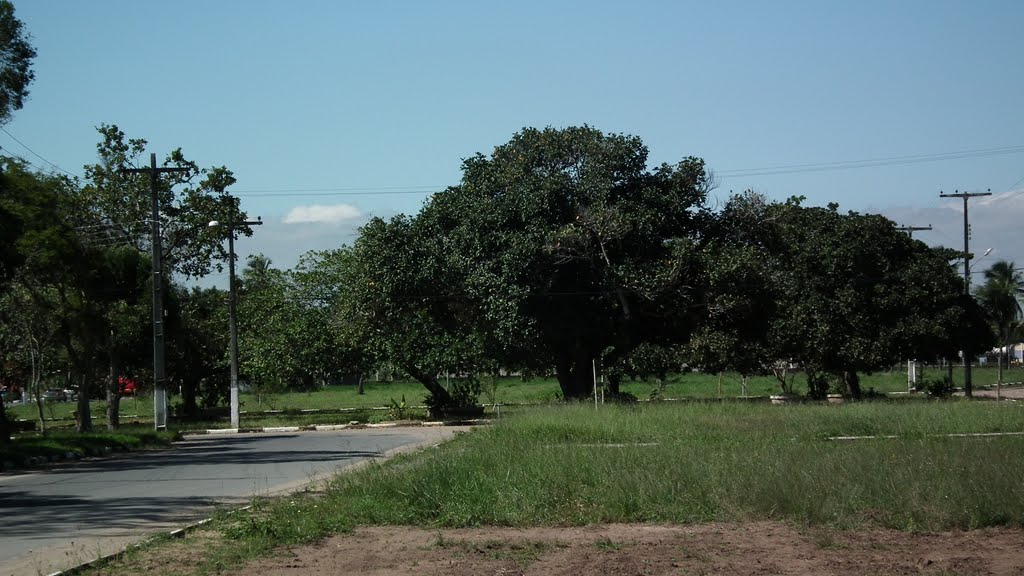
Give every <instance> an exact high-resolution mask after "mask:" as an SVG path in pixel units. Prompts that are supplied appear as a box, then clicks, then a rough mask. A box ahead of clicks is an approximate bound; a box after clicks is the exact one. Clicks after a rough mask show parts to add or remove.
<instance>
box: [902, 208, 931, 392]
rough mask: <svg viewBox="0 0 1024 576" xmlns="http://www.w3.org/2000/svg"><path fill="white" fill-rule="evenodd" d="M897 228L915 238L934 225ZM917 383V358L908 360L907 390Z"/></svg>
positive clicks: (910, 390) (909, 390) (910, 389)
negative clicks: (918, 233)
mask: <svg viewBox="0 0 1024 576" xmlns="http://www.w3.org/2000/svg"><path fill="white" fill-rule="evenodd" d="M896 229H897V230H899V231H900V232H906V233H907V237H909V238H913V237H914V232H919V231H921V230H931V229H932V225H931V224H929V225H927V226H897V227H896ZM915 384H917V360H907V392H913V391H914V385H915Z"/></svg>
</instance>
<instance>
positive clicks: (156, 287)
mask: <svg viewBox="0 0 1024 576" xmlns="http://www.w3.org/2000/svg"><path fill="white" fill-rule="evenodd" d="M187 171H188V168H170V167H163V168H157V166H156V154H150V155H149V168H122V169H121V172H122V173H124V174H142V173H147V172H148V173H149V196H150V202H151V204H152V218H153V220H152V225H151V228H152V234H153V239H152V242H151V244H152V246H151V249H152V258H153V426H154V428H156V429H157V430H165V429H166V428H167V383H166V379H167V376H166V371H165V363H164V298H163V285H164V279H163V263H162V262H161V258H162V256H163V254H162V248H161V244H160V197H159V195H158V194H157V189H158V188H159V180H160V174H167V173H175V172H187Z"/></svg>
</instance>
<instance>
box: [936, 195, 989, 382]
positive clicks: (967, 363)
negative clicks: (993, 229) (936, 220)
mask: <svg viewBox="0 0 1024 576" xmlns="http://www.w3.org/2000/svg"><path fill="white" fill-rule="evenodd" d="M991 195H992V191H991V190H989V191H988V192H961V191H959V190H956V191H954V192H953V194H944V193H943V192H942V191H941V190H940V191H939V198H963V199H964V293H965V294H967V295H968V296H970V295H971V253H970V251H969V250H968V243H969V240H970V236H971V225H970V223H969V222H968V219H967V201H968V200H970V199H971V198H977V197H979V196H991ZM970 347H971V346H970V343H969V342H964V350H963V353H964V395H965V396H968V397H970V396H971V395H972V394H973V386H972V384H971V362H972V361H973V360H974V358H973V356H972V355H971V350H970Z"/></svg>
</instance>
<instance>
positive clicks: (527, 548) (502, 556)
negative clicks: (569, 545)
mask: <svg viewBox="0 0 1024 576" xmlns="http://www.w3.org/2000/svg"><path fill="white" fill-rule="evenodd" d="M482 547H483V551H485V552H486V553H487V555H488V556H489V557H490V558H491V559H494V560H507V561H511V562H512V563H514V564H515V565H516V566H518V567H519V568H520V569H525V568H526V567H527V566H529V565H530V564H533V563H534V562H536V561H537V560H538V559H539V558H540V557H541V556H542V555H544V554H545V553H547V552H550V551H552V550H556V549H558V548H565V547H566V545H565V544H562V543H558V542H545V541H543V540H527V541H525V542H502V541H499V540H492V541H488V542H485V543H483V544H482Z"/></svg>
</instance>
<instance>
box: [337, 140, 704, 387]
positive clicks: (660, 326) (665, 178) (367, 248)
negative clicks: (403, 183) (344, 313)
mask: <svg viewBox="0 0 1024 576" xmlns="http://www.w3.org/2000/svg"><path fill="white" fill-rule="evenodd" d="M647 162H648V151H647V148H646V147H645V146H644V145H643V143H642V142H641V141H640V139H639V138H636V137H632V136H625V135H618V134H604V133H602V132H600V131H598V130H596V129H594V128H591V127H588V126H583V127H571V128H565V129H555V128H547V129H543V130H538V129H532V128H527V129H524V130H522V131H521V132H519V133H517V134H516V135H514V136H513V138H512V139H511V140H510V141H509V142H507V143H506V144H503V145H500V146H498V147H496V148H495V149H494V151H493V152H492V153H491V155H489V156H485V155H483V154H477V155H475V156H473V157H470V158H468V159H466V160H465V161H464V162H463V166H462V171H463V176H462V180H461V182H460V183H459V184H458V185H456V186H452V187H450V188H448V189H447V190H445V191H443V192H440V193H438V194H435V195H434V196H433V197H432V198H431V199H430V200H429V201H428V203H427V204H426V205H425V206H424V207H423V209H422V210H421V212H420V213H419V214H418V215H416V216H415V217H414V218H408V217H404V216H402V217H396V218H393V219H392V220H390V221H384V220H379V219H378V220H374V221H372V222H370V223H369V224H368V225H367V226H365V227H364V228H363V230H362V234H361V236H360V238H359V239H358V241H357V242H356V245H355V247H354V250H353V260H354V262H355V266H354V269H355V270H358V271H359V273H358V274H357V275H356V276H357V280H356V281H355V282H354V283H353V286H354V288H353V290H354V291H355V292H356V293H355V294H354V298H353V299H352V302H353V305H352V307H353V310H354V311H355V313H356V314H359V315H362V321H361V322H362V325H364V326H365V327H366V329H367V336H368V338H369V340H368V341H370V342H371V343H372V347H373V348H374V349H375V350H376V351H377V352H378V353H379V354H380V355H381V356H382V357H383V358H386V359H388V360H390V361H392V362H394V363H395V364H397V365H399V366H401V367H402V368H404V369H405V370H406V371H407V372H409V374H411V375H412V376H414V377H415V378H417V379H418V380H420V381H421V382H423V383H424V385H425V386H426V387H427V388H428V390H430V391H431V393H432V394H436V395H441V396H443V395H444V393H443V391H441V390H439V388H440V386H439V385H438V383H437V381H436V375H437V374H438V373H439V371H444V370H452V371H461V372H474V371H480V370H486V369H493V367H494V366H496V365H502V366H505V367H509V368H516V369H520V370H525V371H532V372H548V371H550V370H551V369H552V368H554V372H555V374H556V376H557V377H558V380H559V385H560V387H561V390H562V394H563V395H564V397H565V398H580V397H582V396H585V395H587V393H588V391H589V389H590V387H591V386H592V385H593V370H592V366H593V365H594V363H595V361H596V362H599V363H603V364H605V365H615V364H616V363H618V362H620V361H621V360H622V359H623V358H624V357H626V356H627V355H628V354H629V353H630V352H631V351H632V350H634V349H635V348H636V347H637V346H639V345H640V344H641V343H644V342H657V343H665V344H667V343H671V342H678V341H680V340H685V339H686V338H687V336H688V334H689V332H690V331H691V330H692V327H693V325H694V323H695V322H696V321H697V318H698V316H699V308H700V305H699V299H700V298H699V294H698V290H697V289H696V288H695V286H694V284H693V280H695V278H696V273H695V270H696V268H697V267H698V266H699V261H700V259H699V254H698V253H699V246H698V244H699V240H700V230H701V229H702V227H703V225H704V220H705V218H706V217H707V211H706V209H705V200H706V195H707V193H708V191H709V189H710V187H711V179H710V177H709V174H708V173H707V171H706V170H705V168H704V163H703V162H702V161H701V160H699V159H697V158H685V159H683V160H682V161H680V162H679V163H677V164H675V165H668V164H662V165H660V166H657V167H656V168H654V169H650V168H648V166H647ZM374 331H376V332H375V333H374Z"/></svg>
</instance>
